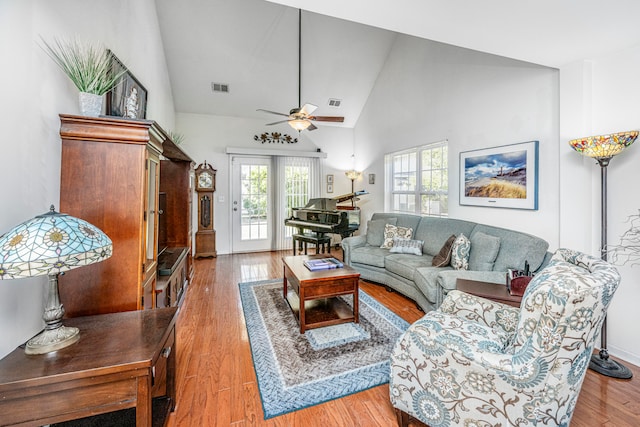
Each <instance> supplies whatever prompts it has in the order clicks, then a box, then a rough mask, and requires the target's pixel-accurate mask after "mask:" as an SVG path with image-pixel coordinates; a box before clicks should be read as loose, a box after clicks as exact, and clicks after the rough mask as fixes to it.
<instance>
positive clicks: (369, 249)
mask: <svg viewBox="0 0 640 427" xmlns="http://www.w3.org/2000/svg"><path fill="white" fill-rule="evenodd" d="M387 255H389V250H388V249H381V248H380V247H378V246H361V247H359V248H355V249H354V250H353V251H351V262H352V263H353V262H355V263H360V264H366V265H372V266H374V267H380V268H384V257H385V256H387Z"/></svg>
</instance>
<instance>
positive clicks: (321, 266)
mask: <svg viewBox="0 0 640 427" xmlns="http://www.w3.org/2000/svg"><path fill="white" fill-rule="evenodd" d="M304 265H305V267H307V268H308V269H309V270H311V271H317V270H330V269H332V268H342V267H344V264H343V263H342V262H340V261H339V260H337V259H335V258H322V259H308V260H305V261H304Z"/></svg>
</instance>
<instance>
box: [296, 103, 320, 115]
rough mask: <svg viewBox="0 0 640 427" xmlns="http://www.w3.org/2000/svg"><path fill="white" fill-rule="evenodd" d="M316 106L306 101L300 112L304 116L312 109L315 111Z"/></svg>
mask: <svg viewBox="0 0 640 427" xmlns="http://www.w3.org/2000/svg"><path fill="white" fill-rule="evenodd" d="M316 108H318V106H317V105H313V104H309V103H307V104H304V105H303V106H302V108H301V109H300V112H301V113H304V115H305V116H308V115H310V114H311V113H313V112H314V111H316Z"/></svg>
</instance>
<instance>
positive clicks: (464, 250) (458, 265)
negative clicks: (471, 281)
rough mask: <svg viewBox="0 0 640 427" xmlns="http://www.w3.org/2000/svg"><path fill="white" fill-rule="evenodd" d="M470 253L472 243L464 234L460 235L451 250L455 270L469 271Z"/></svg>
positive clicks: (452, 265)
mask: <svg viewBox="0 0 640 427" xmlns="http://www.w3.org/2000/svg"><path fill="white" fill-rule="evenodd" d="M470 251H471V241H470V240H469V238H468V237H467V236H465V235H464V234H463V233H460V234H459V235H458V237H456V240H455V241H454V242H453V247H452V248H451V267H453V269H454V270H468V269H469V252H470Z"/></svg>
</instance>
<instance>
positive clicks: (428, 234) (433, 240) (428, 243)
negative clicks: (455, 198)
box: [412, 216, 476, 256]
mask: <svg viewBox="0 0 640 427" xmlns="http://www.w3.org/2000/svg"><path fill="white" fill-rule="evenodd" d="M475 225H476V224H475V223H473V222H469V221H463V220H460V219H451V218H438V217H428V216H425V217H422V219H421V220H420V224H418V228H416V229H415V232H414V233H413V237H412V239H417V240H422V241H424V246H423V247H422V253H424V254H429V255H431V256H435V255H437V254H438V252H440V249H441V248H442V246H443V245H444V244H445V242H446V241H447V239H449V237H450V236H451V235H452V234H455V235H456V236H457V235H459V234H460V233H464V235H465V236H470V235H471V232H472V231H473V227H475Z"/></svg>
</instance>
